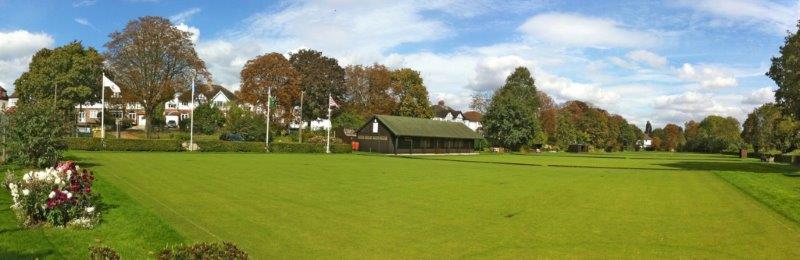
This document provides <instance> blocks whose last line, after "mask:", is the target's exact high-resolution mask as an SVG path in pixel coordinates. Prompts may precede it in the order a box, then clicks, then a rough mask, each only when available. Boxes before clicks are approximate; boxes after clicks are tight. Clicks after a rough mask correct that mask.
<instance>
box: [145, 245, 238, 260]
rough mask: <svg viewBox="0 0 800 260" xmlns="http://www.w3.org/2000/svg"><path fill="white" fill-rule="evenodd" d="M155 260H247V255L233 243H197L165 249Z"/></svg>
mask: <svg viewBox="0 0 800 260" xmlns="http://www.w3.org/2000/svg"><path fill="white" fill-rule="evenodd" d="M156 258H157V259H165V260H166V259H247V258H248V256H247V253H246V252H244V251H242V250H241V249H239V248H238V247H236V245H234V244H233V243H230V242H222V243H221V244H220V243H206V242H203V243H197V244H193V245H181V246H174V247H171V248H166V249H164V250H161V252H158V255H157V256H156Z"/></svg>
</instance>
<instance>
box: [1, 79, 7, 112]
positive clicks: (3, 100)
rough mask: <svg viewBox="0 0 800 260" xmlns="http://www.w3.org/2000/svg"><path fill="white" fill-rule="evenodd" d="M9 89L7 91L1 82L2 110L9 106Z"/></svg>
mask: <svg viewBox="0 0 800 260" xmlns="http://www.w3.org/2000/svg"><path fill="white" fill-rule="evenodd" d="M8 99H9V98H8V91H6V88H5V86H3V85H2V84H0V111H6V108H8Z"/></svg>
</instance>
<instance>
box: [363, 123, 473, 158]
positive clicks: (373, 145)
mask: <svg viewBox="0 0 800 260" xmlns="http://www.w3.org/2000/svg"><path fill="white" fill-rule="evenodd" d="M372 120H375V119H372ZM357 134H358V137H357V139H356V140H357V141H358V142H359V149H358V150H359V151H362V152H374V153H392V154H420V153H425V154H435V153H472V152H474V151H475V140H474V139H451V138H439V137H418V136H413V137H412V136H395V135H394V134H393V133H392V132H391V131H389V129H387V128H386V126H385V125H383V123H381V122H380V121H378V132H377V133H373V132H372V122H369V123H367V125H365V127H363V128H361V129H360V130H359V132H358V133H357Z"/></svg>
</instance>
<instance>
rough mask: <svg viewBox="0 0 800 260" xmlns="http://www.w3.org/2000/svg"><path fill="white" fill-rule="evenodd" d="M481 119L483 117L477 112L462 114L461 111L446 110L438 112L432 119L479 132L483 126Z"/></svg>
mask: <svg viewBox="0 0 800 260" xmlns="http://www.w3.org/2000/svg"><path fill="white" fill-rule="evenodd" d="M482 117H483V115H481V113H478V112H477V111H467V112H464V113H462V112H461V111H457V110H452V109H447V110H440V111H438V113H437V114H436V115H434V117H433V118H432V119H433V120H439V121H447V122H458V123H462V124H464V125H466V126H467V127H469V129H472V131H479V130H480V129H481V127H482V126H483V125H481V119H482Z"/></svg>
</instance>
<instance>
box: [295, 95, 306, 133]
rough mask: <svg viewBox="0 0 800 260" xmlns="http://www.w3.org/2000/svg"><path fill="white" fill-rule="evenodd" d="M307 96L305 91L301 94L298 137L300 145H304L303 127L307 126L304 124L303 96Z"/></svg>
mask: <svg viewBox="0 0 800 260" xmlns="http://www.w3.org/2000/svg"><path fill="white" fill-rule="evenodd" d="M305 95H306V92H305V91H301V92H300V134H299V135H297V140H299V141H298V143H303V126H305V124H304V122H303V96H305Z"/></svg>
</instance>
